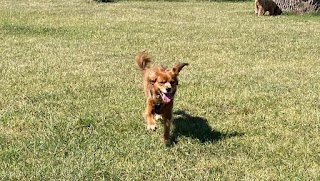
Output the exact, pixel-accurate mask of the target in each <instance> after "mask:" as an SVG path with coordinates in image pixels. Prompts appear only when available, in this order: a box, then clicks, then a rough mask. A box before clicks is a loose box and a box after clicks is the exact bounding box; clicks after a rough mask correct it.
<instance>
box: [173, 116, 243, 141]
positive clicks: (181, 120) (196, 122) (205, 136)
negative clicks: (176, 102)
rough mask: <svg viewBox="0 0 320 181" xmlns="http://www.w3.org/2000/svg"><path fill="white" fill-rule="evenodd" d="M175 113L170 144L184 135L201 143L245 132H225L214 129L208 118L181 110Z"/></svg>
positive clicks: (240, 134) (241, 134)
mask: <svg viewBox="0 0 320 181" xmlns="http://www.w3.org/2000/svg"><path fill="white" fill-rule="evenodd" d="M174 115H175V118H174V120H173V130H172V134H171V139H170V145H172V144H177V143H178V138H179V137H182V136H185V137H190V138H192V139H198V140H199V141H200V142H201V143H206V142H209V143H210V142H211V143H214V142H217V141H221V140H223V139H227V138H231V137H236V136H243V135H244V133H239V132H229V133H223V132H220V131H217V130H214V129H212V127H211V126H210V125H209V124H208V121H207V120H206V119H204V118H201V117H197V116H192V115H190V114H188V113H186V112H184V111H181V110H178V111H175V112H174Z"/></svg>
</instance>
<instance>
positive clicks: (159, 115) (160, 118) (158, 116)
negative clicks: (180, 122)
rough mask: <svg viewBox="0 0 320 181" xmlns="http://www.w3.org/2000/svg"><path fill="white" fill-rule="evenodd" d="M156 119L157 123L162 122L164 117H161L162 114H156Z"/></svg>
mask: <svg viewBox="0 0 320 181" xmlns="http://www.w3.org/2000/svg"><path fill="white" fill-rule="evenodd" d="M154 119H155V120H156V121H158V120H162V115H161V114H156V115H155V116H154Z"/></svg>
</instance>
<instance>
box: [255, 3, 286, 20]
mask: <svg viewBox="0 0 320 181" xmlns="http://www.w3.org/2000/svg"><path fill="white" fill-rule="evenodd" d="M267 11H269V15H270V16H276V15H280V14H282V10H281V9H280V8H279V6H278V5H277V4H276V3H275V2H274V1H273V0H255V12H256V14H258V15H259V16H264V14H265V13H266V12H267Z"/></svg>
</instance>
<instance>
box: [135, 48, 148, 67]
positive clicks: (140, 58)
mask: <svg viewBox="0 0 320 181" xmlns="http://www.w3.org/2000/svg"><path fill="white" fill-rule="evenodd" d="M150 62H151V58H150V56H149V54H148V53H147V52H146V51H142V52H139V53H138V54H137V55H136V64H137V65H138V66H139V67H140V69H141V70H145V69H146V68H149V63H150Z"/></svg>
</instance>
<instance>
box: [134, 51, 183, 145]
mask: <svg viewBox="0 0 320 181" xmlns="http://www.w3.org/2000/svg"><path fill="white" fill-rule="evenodd" d="M135 61H136V63H137V65H138V66H139V68H140V69H141V71H142V73H143V85H144V94H145V96H146V98H147V107H146V110H145V112H144V115H143V116H144V119H145V121H146V128H147V130H156V129H157V124H156V120H158V119H161V121H162V123H163V125H164V135H163V138H164V142H165V143H168V140H169V136H170V126H171V122H172V108H173V100H174V95H175V93H176V91H177V85H178V75H179V72H180V71H181V69H182V68H183V67H184V66H186V65H188V63H178V64H176V65H175V66H174V67H173V68H171V69H166V68H164V67H160V66H154V67H150V65H149V64H150V63H151V58H150V56H149V55H148V53H146V52H145V51H143V52H140V53H138V54H137V55H136V57H135Z"/></svg>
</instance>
